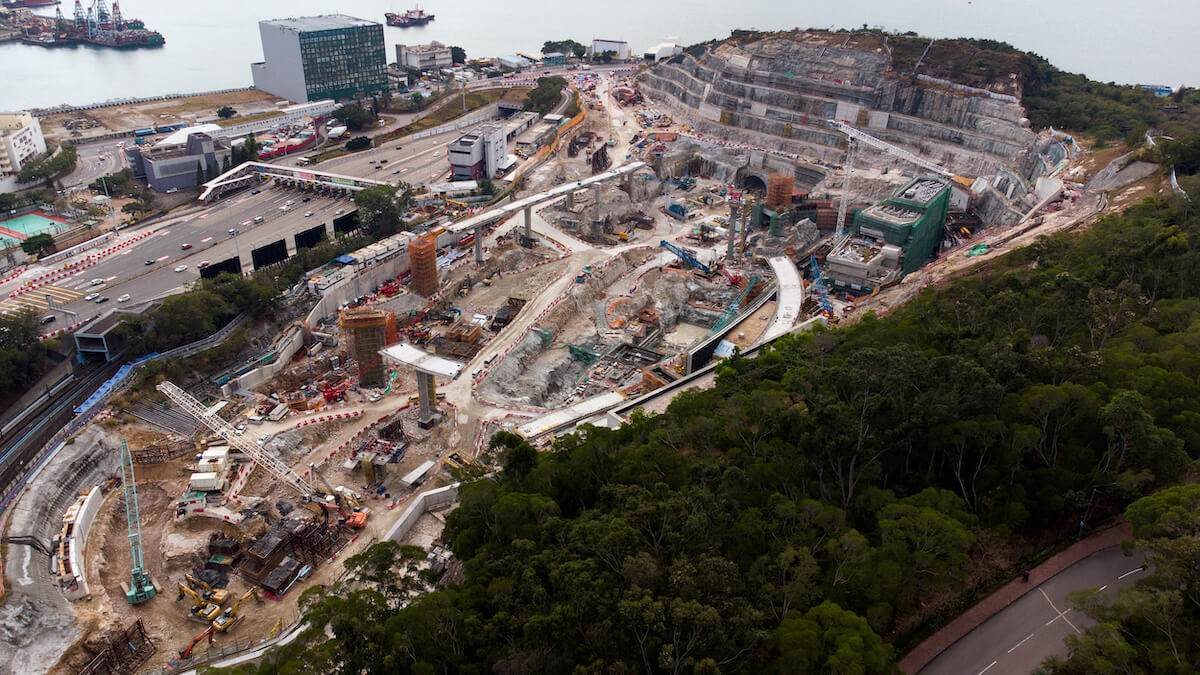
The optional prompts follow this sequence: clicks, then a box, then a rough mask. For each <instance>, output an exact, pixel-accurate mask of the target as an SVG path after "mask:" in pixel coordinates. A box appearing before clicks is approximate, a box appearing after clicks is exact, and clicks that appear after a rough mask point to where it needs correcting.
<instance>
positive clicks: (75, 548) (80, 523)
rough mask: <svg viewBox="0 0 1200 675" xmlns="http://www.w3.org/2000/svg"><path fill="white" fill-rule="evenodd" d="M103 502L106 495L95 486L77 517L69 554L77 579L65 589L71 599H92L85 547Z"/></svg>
mask: <svg viewBox="0 0 1200 675" xmlns="http://www.w3.org/2000/svg"><path fill="white" fill-rule="evenodd" d="M103 503H104V495H102V494H101V493H100V487H99V486H95V487H93V488H92V490H91V492H89V493H88V496H87V498H86V499H84V500H83V508H81V509H79V514H78V515H77V516H76V518H75V529H74V531H73V532H72V533H71V551H70V553H69V554H68V557H69V559H70V563H71V574H72V575H73V576H74V577H75V581H74V582H73V583H72V584H71V585H70V586H69V587H68V588H67V589H66V590H65V591H64V593H65V595H66V596H67V599H69V600H80V599H82V598H89V599H90V597H91V595H92V591H91V589H90V588H89V587H88V582H87V572H86V570H84V566H83V561H84V559H85V558H86V556H85V555H84V547H85V546H86V545H87V539H88V529H89V528H90V527H91V526H92V521H93V520H95V519H96V514H97V513H99V512H100V506H101V505H102V504H103Z"/></svg>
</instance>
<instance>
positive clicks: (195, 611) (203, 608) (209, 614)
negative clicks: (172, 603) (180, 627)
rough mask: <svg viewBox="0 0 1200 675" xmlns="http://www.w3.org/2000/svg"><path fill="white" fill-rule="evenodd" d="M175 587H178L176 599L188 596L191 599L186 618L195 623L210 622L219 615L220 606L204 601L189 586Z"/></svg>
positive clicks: (180, 585)
mask: <svg viewBox="0 0 1200 675" xmlns="http://www.w3.org/2000/svg"><path fill="white" fill-rule="evenodd" d="M176 585H177V586H179V598H177V599H181V598H183V596H184V595H188V596H190V597H191V598H192V609H191V610H190V611H189V612H188V618H190V619H194V620H196V621H205V622H211V621H212V620H213V619H215V618H217V615H218V614H220V613H221V606H220V605H218V604H216V603H214V602H209V601H208V600H205V599H204V598H203V597H202V596H201V595H200V594H199V593H197V592H196V591H195V590H194V589H192V588H191V587H190V586H185V585H183V584H176Z"/></svg>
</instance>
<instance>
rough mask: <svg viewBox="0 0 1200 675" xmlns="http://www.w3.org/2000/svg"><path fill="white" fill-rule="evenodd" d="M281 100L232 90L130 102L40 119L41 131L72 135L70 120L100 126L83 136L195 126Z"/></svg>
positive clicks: (53, 135)
mask: <svg viewBox="0 0 1200 675" xmlns="http://www.w3.org/2000/svg"><path fill="white" fill-rule="evenodd" d="M278 101H279V97H278V96H273V95H271V94H268V93H267V92H265V91H259V90H257V89H250V90H244V91H231V92H228V93H225V94H209V95H207V96H185V97H181V98H172V99H167V100H164V101H149V102H146V103H131V104H128V105H119V106H112V107H109V108H98V109H96V110H87V111H79V112H70V113H59V114H56V115H49V116H47V117H43V118H41V123H42V132H43V133H44V134H45V136H46V139H47V140H59V139H63V138H67V137H69V136H70V134H71V132H70V130H69V129H66V128H64V127H63V123H64V122H66V121H67V120H73V119H80V118H84V117H87V118H91V119H92V120H94V121H95V122H97V123H99V126H98V127H94V128H92V129H87V130H83V131H82V133H83V136H84V137H87V136H90V135H93V134H98V133H100V134H102V133H108V132H111V131H125V130H128V129H141V128H144V127H151V126H154V125H155V124H178V123H182V122H185V123H194V122H196V121H197V120H201V119H207V118H210V117H215V116H216V114H217V109H218V108H220V107H221V106H224V105H228V106H231V107H233V109H234V110H236V111H238V113H248V112H255V111H258V110H264V109H267V108H273V107H274V106H275V104H276V103H277V102H278ZM161 115H171V117H161Z"/></svg>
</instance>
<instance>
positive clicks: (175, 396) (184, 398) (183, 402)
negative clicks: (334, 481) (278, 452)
mask: <svg viewBox="0 0 1200 675" xmlns="http://www.w3.org/2000/svg"><path fill="white" fill-rule="evenodd" d="M156 389H158V390H159V391H161V392H162V393H163V394H164V395H166V397H167V398H169V399H170V400H171V402H172V403H174V404H175V405H177V406H179V407H180V408H182V409H183V411H184V412H186V413H187V414H189V415H191V416H192V417H194V418H195V419H196V421H198V422H200V423H201V424H203V425H204V426H206V427H208V428H209V429H211V430H212V431H213V433H215V434H217V435H218V436H220V437H221V438H223V439H225V440H226V441H227V442H228V443H230V444H231V445H233V446H234V447H236V448H237V449H238V450H241V451H242V452H244V453H246V456H248V457H249V458H250V459H252V460H254V463H255V464H258V465H259V466H261V467H263V468H264V469H266V470H267V471H268V472H270V474H271V475H272V476H274V477H275V480H278V481H279V482H281V483H283V484H284V485H286V486H288V487H290V488H292V489H293V490H295V491H296V492H299V493H300V494H301V495H302V496H305V497H308V496H311V495H313V494H314V493H316V492H317V490H316V488H314V487H313V486H312V485H311V484H309V483H308V482H307V481H305V480H304V479H303V478H301V477H300V475H299V474H297V473H296V472H295V471H292V468H291V467H289V466H288V465H287V464H284V463H283V462H282V461H280V460H279V459H277V458H276V457H275V456H274V455H272V454H271V453H269V452H267V451H266V450H263V449H262V448H260V447H258V446H257V445H255V444H254V443H251V442H250V441H248V440H246V438H245V437H244V436H238V435H237V434H236V433H234V428H233V426H231V425H230V424H229V423H228V422H226V421H225V420H223V419H221V418H220V417H218V416H216V415H210V414H208V410H207V409H206V408H205V407H204V406H203V405H202V404H201V403H200V402H199V401H197V400H196V399H195V398H194V397H193V396H192V395H191V394H189V393H187V392H186V391H184V390H182V389H180V388H179V387H177V386H175V385H174V384H172V383H171V382H163V383H162V384H159V385H158V386H157V387H156Z"/></svg>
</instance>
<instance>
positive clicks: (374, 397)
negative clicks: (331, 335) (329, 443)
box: [51, 317, 383, 403]
mask: <svg viewBox="0 0 1200 675" xmlns="http://www.w3.org/2000/svg"><path fill="white" fill-rule="evenodd" d="M51 318H53V317H51ZM381 398H383V394H380V393H379V392H375V393H374V394H371V395H370V396H368V397H367V402H368V403H374V402H375V401H378V400H379V399H381Z"/></svg>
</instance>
